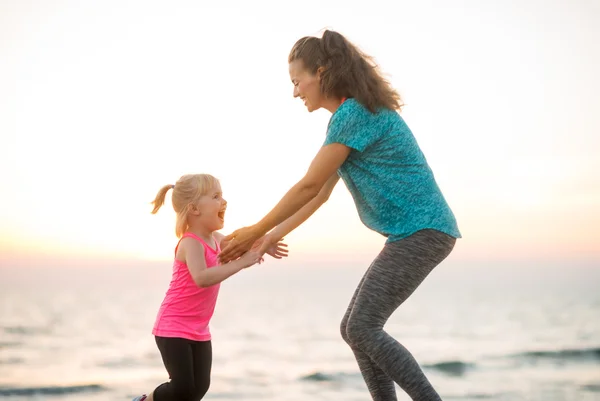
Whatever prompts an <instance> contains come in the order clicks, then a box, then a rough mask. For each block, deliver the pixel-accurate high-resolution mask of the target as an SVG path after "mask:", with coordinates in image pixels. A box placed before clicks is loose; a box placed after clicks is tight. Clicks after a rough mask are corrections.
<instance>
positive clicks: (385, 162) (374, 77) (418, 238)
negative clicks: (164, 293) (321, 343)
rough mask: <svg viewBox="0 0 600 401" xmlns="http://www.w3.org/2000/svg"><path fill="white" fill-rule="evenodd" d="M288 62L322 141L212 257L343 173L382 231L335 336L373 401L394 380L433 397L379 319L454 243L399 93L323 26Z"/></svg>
mask: <svg viewBox="0 0 600 401" xmlns="http://www.w3.org/2000/svg"><path fill="white" fill-rule="evenodd" d="M288 64H289V73H290V80H291V81H292V83H293V85H294V96H295V97H299V98H300V99H302V100H303V102H304V105H305V106H306V108H307V110H308V111H309V112H313V111H315V110H318V109H321V108H324V109H326V110H328V111H329V112H331V113H332V115H331V118H330V120H329V124H328V126H327V130H326V136H325V140H324V142H323V145H322V146H321V148H320V150H319V152H318V153H317V155H316V156H315V157H314V159H313V161H312V163H311V165H310V167H309V169H308V171H307V173H306V175H305V176H304V177H303V178H302V179H301V180H300V181H299V182H297V183H296V184H295V185H294V186H293V187H292V188H291V189H290V190H289V191H288V193H287V194H286V195H285V196H284V197H283V198H282V199H281V200H280V201H279V203H278V204H277V205H276V206H275V207H274V208H273V209H272V210H271V211H270V212H269V213H268V214H267V215H266V216H265V217H264V218H263V219H261V220H260V221H258V222H257V223H256V224H254V225H251V226H248V227H245V228H241V229H239V230H236V231H234V232H233V233H232V234H230V235H229V236H227V237H226V239H235V241H234V240H232V241H229V244H228V245H227V246H224V247H223V252H222V253H221V255H220V260H221V261H223V262H227V261H229V260H234V259H236V258H237V257H238V256H239V255H241V254H242V253H243V252H244V251H246V250H248V249H251V248H252V247H253V245H254V244H255V241H256V240H257V239H259V238H262V244H263V246H262V247H261V248H259V249H265V248H263V247H266V246H272V244H275V243H277V241H279V239H280V238H282V236H284V235H287V233H289V232H290V231H292V230H294V229H295V228H296V227H298V226H299V225H300V224H302V223H303V222H304V221H305V220H306V219H308V218H309V217H310V216H311V215H312V214H313V213H314V212H315V211H316V210H317V209H319V207H320V206H321V205H322V204H323V203H324V202H325V201H326V200H327V198H328V197H329V194H330V193H331V191H333V188H334V187H335V185H336V183H337V182H338V180H339V178H340V177H341V178H342V180H343V181H344V183H345V184H346V186H347V187H348V190H349V192H350V193H351V195H352V197H353V199H354V202H355V205H356V208H357V211H358V214H359V216H360V218H361V220H362V222H363V223H364V224H365V225H366V226H367V227H369V228H370V229H372V230H374V231H376V232H378V233H380V234H382V235H383V236H384V237H386V241H385V244H384V246H383V249H382V250H381V252H380V254H379V255H378V256H377V257H376V258H375V260H374V261H373V263H372V264H371V266H370V267H369V268H368V269H367V271H366V272H365V274H364V276H363V279H362V280H361V281H360V283H359V284H358V286H357V288H356V291H355V293H354V296H353V297H352V298H351V300H350V302H349V304H348V308H347V310H346V313H345V315H344V317H343V318H342V322H341V325H340V331H341V334H342V338H343V339H344V340H345V341H346V342H347V343H348V345H349V346H350V348H351V349H352V351H353V352H354V355H355V357H356V361H357V363H358V367H359V368H360V371H361V373H362V376H363V378H364V379H365V382H366V384H367V387H368V389H369V391H370V393H371V397H372V398H373V400H376V401H394V400H396V389H395V385H394V383H397V384H398V385H399V386H400V387H401V388H402V389H403V390H404V391H405V392H406V393H407V394H408V395H409V396H410V397H411V399H413V400H418V401H439V400H440V399H441V398H440V396H439V394H438V393H437V392H436V390H435V389H434V388H433V386H432V385H431V383H430V382H429V380H428V379H427V377H426V376H425V374H424V373H423V371H422V370H421V367H420V366H419V364H418V362H417V361H416V360H415V358H414V357H413V356H412V354H411V353H410V351H408V350H407V349H406V348H405V347H404V346H402V344H400V343H399V342H398V341H396V339H394V338H393V337H392V336H391V335H389V334H388V333H387V332H386V331H385V330H383V327H384V325H385V323H386V322H387V320H388V318H389V317H390V315H391V314H392V313H393V312H394V311H395V310H396V309H397V308H398V307H399V306H400V305H401V304H402V303H403V302H404V301H406V299H408V297H410V295H411V294H412V293H413V292H414V291H415V290H416V289H417V287H419V285H420V284H421V282H423V280H425V278H426V277H427V276H428V275H429V273H430V272H431V271H432V270H433V269H434V268H435V267H436V266H437V265H439V264H440V263H441V262H442V261H443V260H444V259H445V258H446V257H447V256H448V255H449V254H450V252H451V251H452V249H453V248H454V245H455V243H456V239H457V238H460V237H461V233H460V231H459V229H458V225H457V222H456V219H455V216H454V214H453V212H452V210H451V208H450V206H449V205H448V203H447V202H446V199H445V198H444V196H443V194H442V191H441V189H440V188H439V186H438V184H437V182H436V180H435V177H434V175H433V172H432V170H431V168H430V167H429V164H428V163H427V160H426V158H425V156H424V154H423V152H422V151H421V149H420V147H419V145H418V143H417V140H416V139H415V137H414V135H413V133H412V131H411V130H410V129H409V127H408V125H407V124H406V122H405V121H404V120H403V119H402V117H401V116H400V114H399V113H398V111H400V109H401V107H402V100H401V98H400V95H399V94H398V93H397V92H396V90H395V89H394V88H393V87H391V85H390V84H389V83H388V82H387V81H386V80H385V79H384V78H383V77H382V75H380V73H379V71H378V69H377V68H376V65H374V63H373V62H372V59H371V57H369V56H367V55H365V54H364V53H363V52H362V51H360V50H359V49H358V48H357V47H356V46H354V44H352V43H351V42H350V41H348V40H347V39H346V38H345V37H344V36H342V35H340V34H339V33H337V32H333V31H329V30H328V31H325V32H324V33H323V37H321V38H318V37H314V36H310V37H304V38H301V39H299V40H298V41H297V42H296V44H295V45H294V46H293V47H292V50H291V51H290V54H289V56H288ZM261 178H262V179H263V180H264V179H265V178H264V177H258V181H259V182H260V180H261ZM271 229H273V230H272V231H271V232H270V233H269V231H270V230H271ZM267 233H268V234H267ZM265 234H266V235H265ZM263 236H264V237H263Z"/></svg>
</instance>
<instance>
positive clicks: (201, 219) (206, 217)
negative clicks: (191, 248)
mask: <svg viewBox="0 0 600 401" xmlns="http://www.w3.org/2000/svg"><path fill="white" fill-rule="evenodd" d="M226 209H227V201H226V200H225V199H223V193H222V192H221V187H220V186H216V187H214V188H212V189H211V190H209V191H208V192H207V193H206V195H203V196H202V197H201V198H200V200H199V201H198V203H197V204H196V208H195V209H193V210H194V212H193V214H194V215H195V217H197V220H196V221H197V223H198V224H199V225H202V227H203V228H204V229H206V230H207V231H210V232H213V231H218V230H220V229H222V228H223V226H224V224H225V210H226Z"/></svg>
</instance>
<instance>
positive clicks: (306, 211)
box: [268, 173, 340, 243]
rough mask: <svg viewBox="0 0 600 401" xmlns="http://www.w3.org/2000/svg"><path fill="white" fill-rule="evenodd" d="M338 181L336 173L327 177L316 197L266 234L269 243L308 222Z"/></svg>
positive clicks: (325, 200)
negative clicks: (268, 237)
mask: <svg viewBox="0 0 600 401" xmlns="http://www.w3.org/2000/svg"><path fill="white" fill-rule="evenodd" d="M339 179H340V177H339V176H338V175H337V173H334V174H333V175H332V176H331V177H329V179H328V180H327V182H326V183H325V185H323V187H322V188H321V191H319V194H318V195H317V196H315V197H314V198H313V199H312V200H311V201H310V202H308V203H307V204H306V205H304V206H303V207H302V209H300V210H298V211H297V212H296V213H294V215H293V216H291V217H289V218H288V219H287V220H285V221H284V222H283V223H281V224H279V225H278V226H277V227H275V228H274V229H273V230H271V232H270V233H269V234H268V235H269V236H270V237H271V239H272V241H270V242H271V243H273V241H275V242H276V241H279V240H281V239H282V238H283V237H285V236H286V235H288V234H289V233H290V232H292V231H294V230H295V229H296V228H297V227H298V226H299V225H300V224H302V223H304V222H305V221H306V220H308V218H309V217H310V216H312V215H313V214H314V213H315V212H316V211H317V210H318V209H319V208H320V207H321V206H323V204H325V202H327V200H328V199H329V196H330V195H331V192H333V189H334V188H335V185H336V184H337V183H338V181H339Z"/></svg>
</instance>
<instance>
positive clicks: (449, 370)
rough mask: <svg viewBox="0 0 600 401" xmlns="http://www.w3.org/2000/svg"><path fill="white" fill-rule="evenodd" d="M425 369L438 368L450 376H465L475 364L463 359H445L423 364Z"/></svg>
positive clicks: (437, 369)
mask: <svg viewBox="0 0 600 401" xmlns="http://www.w3.org/2000/svg"><path fill="white" fill-rule="evenodd" d="M423 367H424V368H425V369H430V370H436V371H438V372H441V373H445V374H447V375H450V376H463V375H464V374H465V373H467V371H469V370H471V369H474V368H475V364H474V363H472V362H463V361H445V362H438V363H432V364H428V365H423Z"/></svg>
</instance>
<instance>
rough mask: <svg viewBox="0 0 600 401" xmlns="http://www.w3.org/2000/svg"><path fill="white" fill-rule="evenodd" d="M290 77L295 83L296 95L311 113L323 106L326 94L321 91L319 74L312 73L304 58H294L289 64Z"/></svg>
mask: <svg viewBox="0 0 600 401" xmlns="http://www.w3.org/2000/svg"><path fill="white" fill-rule="evenodd" d="M289 72H290V79H291V80H292V83H293V84H294V97H299V98H300V99H302V100H303V101H304V105H305V106H306V108H307V109H308V111H309V113H310V112H313V111H315V110H318V109H320V108H321V107H323V100H324V96H323V94H322V93H321V86H320V79H319V76H318V74H314V75H313V74H311V73H310V72H309V71H308V70H307V69H306V68H304V63H303V62H302V60H294V61H292V62H291V63H290V65H289Z"/></svg>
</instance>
